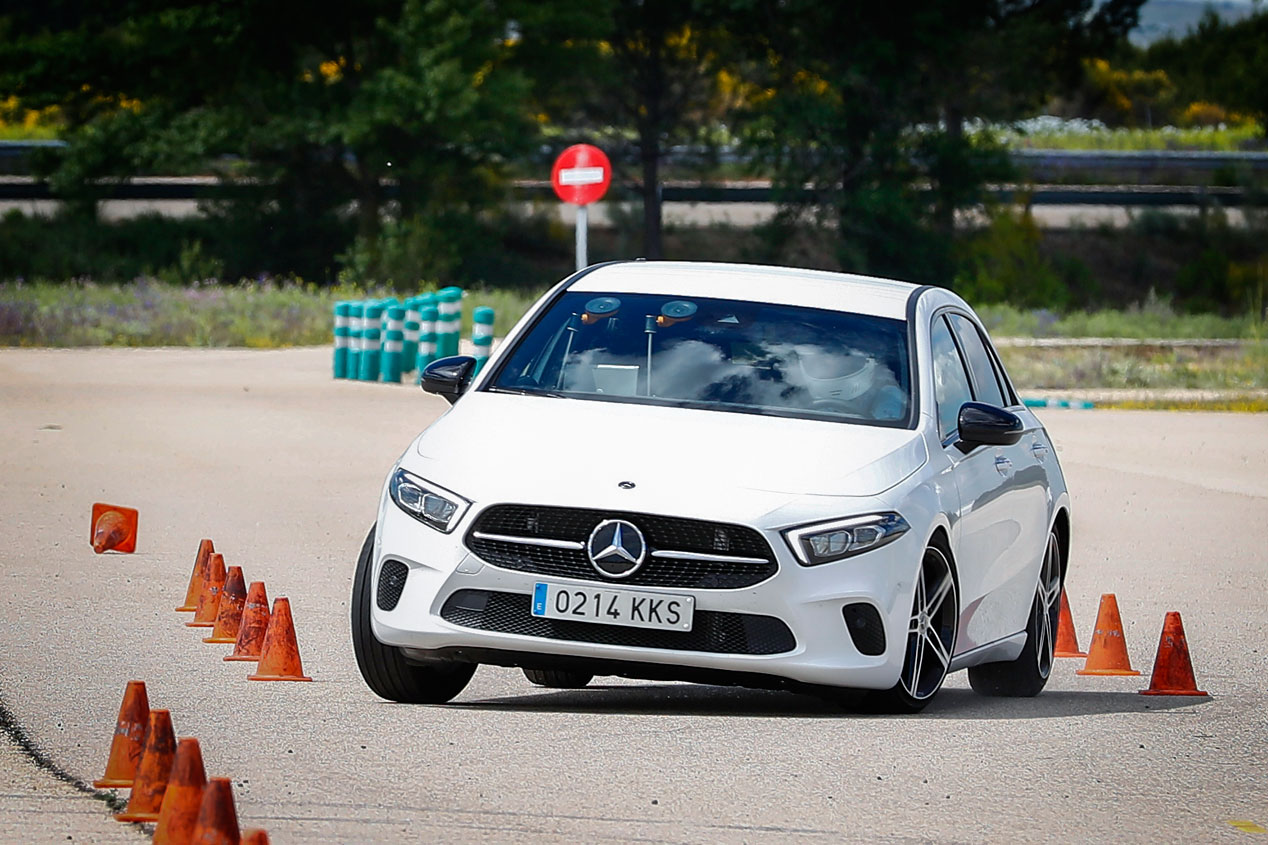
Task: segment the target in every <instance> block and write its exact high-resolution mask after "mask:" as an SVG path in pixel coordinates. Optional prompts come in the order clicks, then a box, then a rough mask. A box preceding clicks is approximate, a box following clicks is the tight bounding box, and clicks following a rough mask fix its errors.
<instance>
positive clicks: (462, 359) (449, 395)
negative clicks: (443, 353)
mask: <svg viewBox="0 0 1268 845" xmlns="http://www.w3.org/2000/svg"><path fill="white" fill-rule="evenodd" d="M475 371H476V360H475V358H472V357H471V356H470V355H451V356H449V357H448V358H441V359H440V360H438V361H432V362H431V363H430V364H428V365H427V366H426V367H424V368H423V377H422V387H423V390H425V391H427V392H428V393H435V394H436V395H437V396H443V397H445V398H446V399H448V400H449V404H450V405H452V404H453V403H455V402H457V401H458V397H459V396H461V395H462V394H463V393H464V392H466V389H467V387H468V386H469V385H470V384H471V379H472V378H474V377H475Z"/></svg>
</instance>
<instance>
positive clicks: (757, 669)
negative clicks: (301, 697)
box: [371, 497, 920, 689]
mask: <svg viewBox="0 0 1268 845" xmlns="http://www.w3.org/2000/svg"><path fill="white" fill-rule="evenodd" d="M480 511H481V506H479V505H476V506H473V507H472V509H471V511H470V512H469V513H468V514H466V516H465V517H464V519H463V522H464V524H466V523H468V522H469V521H470V520H473V519H475V518H477V517H478V515H479V513H480ZM464 530H465V528H464V527H463V526H459V527H458V529H457V530H455V531H454V532H453V533H452V534H442V533H440V532H439V531H436V530H433V529H432V528H430V527H428V526H425V525H422V524H420V523H419V522H417V521H415V520H414V519H413V518H411V517H409V516H407V515H406V514H404V513H402V512H401V511H400V510H399V509H398V508H397V507H396V506H395V505H394V504H392V502H391V501H390V499H387V497H384V503H383V506H382V507H381V508H380V513H379V522H378V530H377V533H376V536H375V549H374V561H373V569H372V571H371V578H372V582H371V583H372V593H373V594H372V599H371V611H372V612H371V620H372V627H373V630H374V634H375V636H376V637H377V638H378V639H379V641H381V642H383V643H385V644H388V645H393V646H398V647H401V648H404V649H407V651H408V653H409V654H411V655H412V656H414V657H416V658H425V657H426V656H427V653H436V654H438V655H440V654H444V655H449V656H452V655H455V654H457V655H459V656H461V655H462V654H463V653H470V654H476V655H478V654H480V653H486V652H487V653H497V654H499V655H501V657H500V658H499V660H498V661H497V662H502V663H508V662H509V663H513V662H515V661H514V655H515V654H516V653H520V654H523V655H524V658H525V660H524V663H525V664H534V665H545V664H548V663H549V662H550V661H551V660H555V659H557V660H559V662H560V664H561V665H562V664H564V663H567V662H569V661H583V660H588V661H598V662H601V663H608V664H612V665H618V664H619V665H620V666H622V667H624V669H623V670H622V671H619V672H617V674H629V675H635V676H637V675H638V674H639V671H638V668H639V667H640V666H645V667H646V668H647V672H646V677H674V676H681V677H687V676H689V675H690V674H691V672H692V670H695V671H698V672H700V673H736V674H739V675H751V676H763V677H767V678H776V679H785V680H788V681H791V682H793V683H795V684H805V685H814V686H834V687H851V688H858V689H887V688H889V687H892V686H893V685H894V684H895V683H897V681H898V676H899V672H900V670H901V667H902V663H903V658H904V653H905V644H906V638H907V627H908V622H909V620H910V617H911V602H912V592H913V589H914V582H913V579H914V576H915V572H916V567H917V566H918V564H919V560H920V548H919V542H920V540H919V539H918V537H917V536H916V535H917V533H918V532H917V531H910V532H908V534H906V535H904V536H903V537H901V538H899V539H898V540H897V541H895V542H893V543H891V544H889V545H887V546H885V547H883V548H880V549H876V550H874V551H871V552H867V553H865V554H862V555H858V556H857V557H852V558H847V559H845V560H842V561H838V562H836V563H830V564H824V565H821V566H816V567H803V566H801V565H800V564H798V563H797V562H796V560H795V559H794V557H793V555H792V553H791V552H790V551H789V550H788V548H787V546H786V545H785V544H784V541H783V538H782V537H781V536H780V535H779V533H778V532H777V531H774V530H762V529H759V530H761V533H762V534H763V535H764V536H765V537H766V539H767V540H768V541H769V542H770V545H771V548H772V549H773V550H774V552H775V555H776V558H777V560H778V563H779V571H778V572H777V573H776V574H775V575H774V576H772V577H770V578H768V579H767V580H765V581H763V582H762V583H760V584H757V585H755V586H752V587H746V588H743V589H717V590H714V589H682V588H673V589H658V588H656V587H638V588H637V589H638V590H640V591H644V592H649V593H665V594H675V595H680V594H683V593H689V594H691V595H693V596H694V597H695V601H696V613H697V622H696V625H695V626H693V629H694V628H699V627H700V626H702V625H712V624H714V623H713V622H712V621H710V620H711V619H713V618H716V619H717V620H721V621H720V622H718V624H720V625H727V626H732V627H731V628H727V629H726V630H732V629H733V627H734V625H736V624H738V625H740V628H741V631H749V632H750V635H749V637H748V638H747V640H746V639H745V637H744V634H743V633H741V634H740V635H739V640H738V641H739V642H744V643H746V645H745V646H744V651H734V650H730V649H732V646H730V645H727V642H728V641H727V638H726V635H725V634H721V635H718V636H713V635H712V634H710V633H709V632H708V631H706V630H705V629H704V628H701V629H700V631H699V634H700V636H698V637H696V638H695V639H692V640H674V639H672V637H671V638H669V639H665V638H661V639H658V638H656V637H654V636H650V635H649V636H643V635H638V636H633V637H623V636H621V631H617V632H616V634H617V636H615V637H612V636H600V635H599V631H598V630H597V629H602V628H608V627H610V626H601V625H594V624H592V623H585V622H576V623H567V625H569V626H572V627H571V628H568V627H566V626H565V627H564V628H556V629H554V630H553V632H552V633H550V634H549V635H544V634H545V632H546V629H544V628H542V627H540V626H537V627H535V626H534V624H530V623H533V622H535V621H540V620H535V618H534V617H531V614H529V612H528V609H527V606H528V598H529V597H530V596H531V595H532V592H533V587H534V585H535V584H536V583H538V582H540V581H551V582H553V583H560V584H571V585H577V586H582V587H584V586H591V587H593V586H606V587H613V588H620V587H622V585H621V584H619V583H614V582H611V581H603V580H601V579H600V578H599V577H598V576H597V574H596V577H595V579H594V580H576V579H568V578H557V577H545V576H541V575H535V574H531V573H526V572H519V571H513V570H508V569H502V568H499V567H496V566H493V565H491V564H488V563H486V562H485V561H483V560H481V559H480V558H479V557H478V556H476V555H475V554H474V553H472V552H471V551H470V550H469V549H468V548H466V546H465V545H464V544H463V541H462V533H463V531H464ZM386 561H398V562H400V563H401V564H404V566H405V567H406V568H407V571H408V574H407V577H406V578H405V580H404V586H403V589H401V591H400V597H399V600H398V601H397V602H396V604H395V606H394V607H392V609H391V610H383V609H382V608H380V607H379V606H378V590H379V585H380V580H379V574H380V570H381V568H382V566H383V564H384V562H386ZM490 595H492V596H495V597H497V598H496V599H495V601H496V602H497V611H498V614H499V616H498V619H499V620H500V621H499V622H497V623H496V624H494V627H500V628H502V630H487V629H483V628H481V627H473V626H474V625H479V624H481V623H480V622H479V621H478V620H479V619H480V616H479V614H478V613H477V612H476V611H475V610H472V608H479V607H481V606H482V603H483V602H484V601H487V599H480V598H479V597H480V596H486V597H487V596H490ZM473 597H475V599H476V600H475V601H472V598H473ZM859 602H862V603H865V604H869V605H871V606H873V607H874V608H875V609H876V611H877V612H878V613H879V616H880V619H881V622H882V624H883V627H884V632H885V648H884V650H883V651H882V652H881V653H880V654H876V655H867V654H863V653H861V652H860V651H859V649H858V648H857V647H856V645H855V642H854V639H853V638H852V637H851V635H850V632H849V631H848V630H847V627H846V622H845V619H844V617H843V614H842V608H843V607H845V606H846V605H850V604H854V603H859ZM389 604H390V602H389ZM521 607H522V611H520V610H517V608H521ZM464 608H465V610H464ZM455 609H457V610H458V611H461V612H455ZM521 612H522V614H523V617H527V618H519V617H516V616H515V614H517V613H521ZM754 619H758V620H760V619H766V620H770V622H760V621H759V622H757V623H753V622H752V621H751V620H754ZM736 620H739V621H738V622H737V621H736ZM771 622H773V623H774V624H773V625H772V624H771ZM459 623H461V624H459ZM776 625H777V626H779V627H782V626H786V629H787V631H788V632H789V635H790V636H788V637H787V639H784V640H781V639H779V638H774V639H771V638H770V637H765V636H760V635H759V633H757V632H759V629H760V631H767V632H769V631H773V630H775V626H776ZM576 626H585V630H582V631H581V632H580V635H582V636H586V637H587V640H580V639H571V638H570V637H571V636H572V635H571V634H570V633H569V631H573V632H575V631H577V630H578V629H577V627H576ZM591 629H596V630H595V631H594V633H593V634H592V633H591ZM621 630H622V631H634V630H636V629H621ZM534 632H535V633H536V634H537V635H533V634H534ZM596 640H606V641H596ZM614 640H615V642H614ZM733 641H734V640H733ZM621 643H624V644H621ZM683 643H687V645H688V646H689V647H682V645H683ZM754 644H758V645H754ZM716 649H722V650H716ZM771 649H779V650H778V651H777V652H776V653H769V652H770V651H771ZM754 651H757V652H762V653H753V652H754ZM508 655H509V656H510V659H508ZM666 670H670V671H666Z"/></svg>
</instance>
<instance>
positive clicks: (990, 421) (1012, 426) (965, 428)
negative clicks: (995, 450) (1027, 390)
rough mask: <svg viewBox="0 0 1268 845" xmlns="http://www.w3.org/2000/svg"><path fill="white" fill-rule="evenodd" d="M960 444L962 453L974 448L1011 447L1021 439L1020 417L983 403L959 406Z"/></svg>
mask: <svg viewBox="0 0 1268 845" xmlns="http://www.w3.org/2000/svg"><path fill="white" fill-rule="evenodd" d="M958 422H959V428H960V444H961V447H962V448H964V447H967V448H964V451H968V450H969V449H972V448H973V447H975V446H983V445H985V446H1011V445H1013V444H1014V443H1016V442H1017V441H1018V440H1020V439H1021V432H1022V428H1023V426H1022V423H1021V417H1019V416H1017V415H1016V414H1014V413H1012V412H1011V411H1005V410H1004V409H1003V408H997V407H995V406H994V405H987V404H985V403H983V402H965V403H964V404H963V405H961V406H960V417H959V421H958Z"/></svg>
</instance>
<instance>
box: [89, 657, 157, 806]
mask: <svg viewBox="0 0 1268 845" xmlns="http://www.w3.org/2000/svg"><path fill="white" fill-rule="evenodd" d="M149 721H150V698H149V696H147V695H146V694H145V681H128V685H127V686H126V687H124V690H123V703H122V704H120V705H119V719H118V721H116V722H115V727H114V739H112V740H111V741H110V759H108V760H107V761H106V773H105V774H104V775H102V776H101V779H100V780H95V781H93V782H92V785H93V786H95V787H97V788H98V789H127V788H128V787H130V786H132V779H133V778H134V777H136V767H137V763H138V762H140V760H141V750H142V747H143V745H144V743H145V728H146V725H147V724H148V723H149Z"/></svg>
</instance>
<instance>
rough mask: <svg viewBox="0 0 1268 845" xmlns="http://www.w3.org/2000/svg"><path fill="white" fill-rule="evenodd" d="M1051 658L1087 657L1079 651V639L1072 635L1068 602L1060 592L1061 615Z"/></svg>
mask: <svg viewBox="0 0 1268 845" xmlns="http://www.w3.org/2000/svg"><path fill="white" fill-rule="evenodd" d="M1052 656H1053V657H1087V652H1086V651H1079V638H1078V637H1077V636H1075V634H1074V619H1073V617H1071V616H1070V600H1069V599H1067V598H1066V597H1065V590H1062V591H1061V615H1060V616H1059V617H1058V620H1057V647H1056V649H1055V650H1054V651H1053V655H1052Z"/></svg>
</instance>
